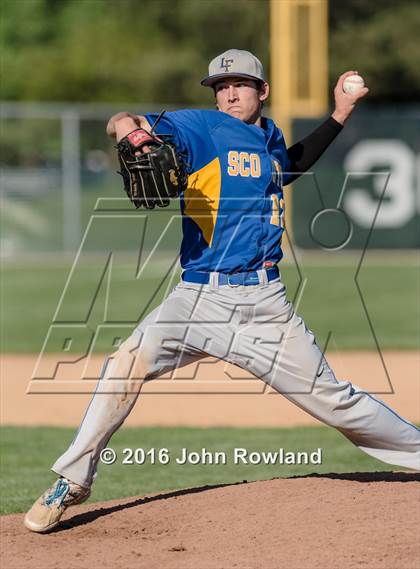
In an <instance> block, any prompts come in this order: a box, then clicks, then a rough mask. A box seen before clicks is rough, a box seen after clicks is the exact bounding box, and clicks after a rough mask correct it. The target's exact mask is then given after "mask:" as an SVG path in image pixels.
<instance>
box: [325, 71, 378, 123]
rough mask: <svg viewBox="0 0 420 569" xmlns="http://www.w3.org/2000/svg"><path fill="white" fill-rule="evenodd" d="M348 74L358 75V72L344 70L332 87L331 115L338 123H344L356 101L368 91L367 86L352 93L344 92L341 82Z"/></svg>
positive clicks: (342, 82)
mask: <svg viewBox="0 0 420 569" xmlns="http://www.w3.org/2000/svg"><path fill="white" fill-rule="evenodd" d="M350 75H358V72H357V71H346V72H345V73H343V74H342V75H340V77H339V78H338V81H337V84H336V86H335V89H334V99H335V110H334V112H333V114H332V117H333V119H335V120H336V121H337V122H339V123H340V124H344V123H345V121H346V120H347V119H348V118H349V116H350V115H351V113H352V112H353V110H354V107H355V106H356V103H357V101H358V100H359V99H361V98H362V97H364V96H365V95H367V93H368V92H369V89H368V88H367V87H361V88H360V89H359V90H357V91H356V92H354V93H351V94H350V93H346V92H345V91H344V89H343V84H344V81H345V80H346V78H347V77H350Z"/></svg>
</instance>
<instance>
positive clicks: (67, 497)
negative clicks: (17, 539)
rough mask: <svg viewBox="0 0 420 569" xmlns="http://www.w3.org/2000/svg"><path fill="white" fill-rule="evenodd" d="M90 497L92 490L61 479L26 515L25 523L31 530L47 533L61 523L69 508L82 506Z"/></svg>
mask: <svg viewBox="0 0 420 569" xmlns="http://www.w3.org/2000/svg"><path fill="white" fill-rule="evenodd" d="M89 496H90V488H84V487H83V486H79V485H78V484H75V483H74V482H71V481H70V480H67V478H59V479H58V480H57V481H56V482H55V484H54V485H53V486H51V488H48V490H47V491H46V492H44V493H43V494H42V496H40V497H39V498H38V500H37V501H36V502H35V504H34V505H33V506H32V508H31V509H30V510H29V512H28V513H27V514H26V516H25V519H24V521H23V523H24V524H25V526H26V527H27V528H28V529H29V530H31V531H35V532H38V533H45V532H48V531H50V530H51V529H53V528H54V527H55V526H57V525H58V524H59V522H60V519H61V516H62V515H63V514H64V512H65V511H66V509H67V508H68V507H69V506H74V505H76V504H81V503H82V502H84V501H85V500H87V499H88V498H89Z"/></svg>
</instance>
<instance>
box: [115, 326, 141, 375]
mask: <svg viewBox="0 0 420 569" xmlns="http://www.w3.org/2000/svg"><path fill="white" fill-rule="evenodd" d="M110 360H111V362H112V364H111V365H112V374H113V375H115V377H120V378H123V379H146V378H147V375H148V374H149V367H150V366H149V362H150V353H149V351H148V349H147V346H145V345H143V343H142V342H141V337H139V336H137V335H134V334H133V335H132V336H130V337H129V338H127V340H125V342H123V343H122V344H121V346H120V347H119V348H118V350H117V351H116V352H115V353H113V354H112V355H111V356H110Z"/></svg>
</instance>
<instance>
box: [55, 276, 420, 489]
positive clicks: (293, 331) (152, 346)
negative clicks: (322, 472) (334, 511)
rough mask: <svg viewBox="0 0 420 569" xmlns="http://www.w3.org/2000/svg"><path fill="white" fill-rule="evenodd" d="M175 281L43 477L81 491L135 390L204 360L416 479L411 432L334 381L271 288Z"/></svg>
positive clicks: (417, 444) (277, 289)
mask: <svg viewBox="0 0 420 569" xmlns="http://www.w3.org/2000/svg"><path fill="white" fill-rule="evenodd" d="M217 277H218V275H217V273H213V274H212V275H211V280H210V284H209V285H197V284H191V283H185V282H180V283H179V284H178V285H177V286H176V287H175V288H174V290H173V291H172V293H171V294H170V295H169V296H168V297H167V298H166V300H165V301H164V302H163V303H162V304H161V305H160V306H159V307H157V308H156V309H155V310H154V311H152V312H151V313H150V314H149V315H148V316H147V317H146V318H145V319H144V320H143V321H142V322H141V324H140V325H139V326H138V327H137V328H136V329H135V330H134V332H133V333H132V335H131V336H130V337H129V338H128V339H127V340H126V341H125V342H124V343H123V344H122V345H121V347H120V348H119V350H118V351H117V352H116V353H115V354H113V355H112V356H111V357H110V358H108V359H107V360H106V361H105V364H104V369H103V373H102V377H101V379H100V380H99V382H98V385H97V389H96V392H95V394H94V396H93V398H92V400H91V403H90V405H89V407H88V409H87V411H86V414H85V417H84V419H83V421H82V424H81V426H80V428H79V431H78V433H77V435H76V437H75V439H74V441H73V443H72V444H71V446H70V447H69V448H68V450H67V451H66V452H65V453H64V454H63V455H62V456H61V457H60V458H59V459H58V460H57V461H56V462H55V464H54V465H53V467H52V470H53V471H54V472H56V473H57V474H59V475H61V476H64V477H66V478H68V479H70V480H72V481H73V482H76V483H77V484H80V485H81V486H90V485H91V484H92V481H93V479H94V476H95V473H96V467H97V463H98V460H99V457H100V452H101V450H102V449H103V448H105V447H106V445H107V444H108V441H109V439H110V438H111V436H112V435H113V433H114V432H115V431H116V430H117V429H118V428H119V427H120V426H121V425H122V423H123V422H124V420H125V418H126V417H127V416H128V414H129V413H130V411H131V409H132V408H133V406H134V404H135V402H136V399H137V397H138V395H139V393H140V390H141V386H142V385H143V383H144V381H149V380H152V379H153V378H155V377H157V376H159V375H161V374H163V373H165V372H167V371H169V370H173V369H175V368H179V367H182V366H185V365H187V364H189V363H192V362H194V361H197V360H199V359H201V358H203V357H206V356H207V355H210V356H215V357H218V358H220V359H223V360H226V361H229V362H232V363H234V364H237V365H238V366H240V367H242V368H244V369H247V370H249V371H250V372H252V373H253V374H254V375H255V376H257V377H258V378H260V379H262V380H263V381H264V382H266V383H267V384H268V385H270V386H271V387H272V388H274V389H275V390H276V391H278V392H279V393H281V394H283V395H284V396H285V397H287V398H288V399H289V400H290V401H292V402H293V403H295V404H296V405H298V406H299V407H300V408H302V409H304V410H305V411H307V412H308V413H310V414H311V415H312V416H313V417H315V418H317V419H319V420H320V421H322V422H323V423H326V424H327V425H330V426H333V427H335V428H336V429H338V430H339V431H340V432H341V433H342V434H343V435H345V436H346V437H347V438H348V439H349V440H350V441H351V442H352V443H354V444H355V445H357V446H358V447H359V448H360V449H361V450H363V451H365V452H366V453H367V454H369V455H371V456H373V457H375V458H378V459H380V460H382V461H383V462H387V463H389V464H394V465H399V466H402V467H407V468H413V469H418V470H420V429H418V428H417V427H416V426H415V425H413V424H411V423H410V422H408V421H406V420H405V419H403V418H402V417H400V416H399V415H398V414H397V413H396V412H395V411H393V410H392V409H391V408H389V407H388V406H387V405H385V404H384V403H383V402H381V401H380V400H378V399H376V398H374V397H373V396H371V395H370V394H369V393H366V392H364V391H363V390H361V389H359V388H358V387H357V386H355V385H352V384H351V383H350V382H349V381H338V380H337V379H336V378H335V376H334V373H333V372H332V370H331V369H330V367H329V366H328V363H327V361H326V359H325V357H324V356H323V354H322V352H321V350H320V349H319V348H318V346H317V344H316V343H315V338H314V335H313V334H312V332H311V331H310V330H308V329H307V328H306V327H305V324H304V322H303V320H302V319H301V318H300V317H299V316H297V315H296V314H295V312H294V310H293V306H292V305H291V303H290V302H288V301H287V300H286V295H285V287H284V285H283V284H282V282H281V281H280V279H277V280H275V281H272V282H270V283H267V277H266V274H265V271H259V277H260V284H258V285H255V286H237V287H232V286H229V285H224V286H220V287H219V286H218V282H217V281H218V278H217Z"/></svg>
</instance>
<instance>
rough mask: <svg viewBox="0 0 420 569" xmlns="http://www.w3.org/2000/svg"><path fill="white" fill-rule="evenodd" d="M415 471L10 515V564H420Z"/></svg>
mask: <svg viewBox="0 0 420 569" xmlns="http://www.w3.org/2000/svg"><path fill="white" fill-rule="evenodd" d="M419 481H420V476H419V475H417V474H411V473H364V474H340V475H334V474H330V475H313V476H307V477H301V478H290V479H276V480H270V481H265V482H254V483H243V484H236V485H230V486H219V487H216V486H214V487H206V488H194V489H189V490H180V491H176V492H169V493H166V494H160V495H157V496H152V497H148V498H131V499H128V500H121V501H113V502H107V503H105V504H90V505H85V506H80V507H75V508H72V509H70V510H69V511H68V512H67V515H66V518H65V520H64V522H63V523H62V524H61V526H60V527H59V529H57V530H56V531H54V532H52V533H51V534H49V535H38V534H33V533H30V532H28V531H27V530H25V529H24V528H23V526H22V517H23V516H22V515H13V516H5V517H3V518H2V530H1V544H2V567H5V568H7V569H13V568H19V569H26V568H31V569H38V568H41V567H42V568H43V569H50V568H57V569H79V568H84V569H85V568H86V569H87V568H91V567H100V568H101V569H107V568H111V567H112V568H114V567H124V568H126V569H128V568H134V567H135V568H136V569H138V568H143V567H144V568H147V569H162V568H164V569H170V568H177V569H222V568H223V569H231V568H238V569H251V568H252V569H254V568H255V569H256V568H258V569H280V568H287V569H315V568H318V567H319V568H322V569H333V568H334V569H336V568H337V567H340V568H341V569H348V568H352V569H353V568H357V567H363V568H369V569H383V568H387V569H388V568H389V569H395V567H401V568H402V569H409V568H413V569H414V568H416V569H417V568H418V562H419V555H420V551H419V542H420V540H419V537H420V536H419V528H420V509H419V501H418V500H419V497H420V494H419V491H420V486H419V484H418V482H419Z"/></svg>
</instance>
